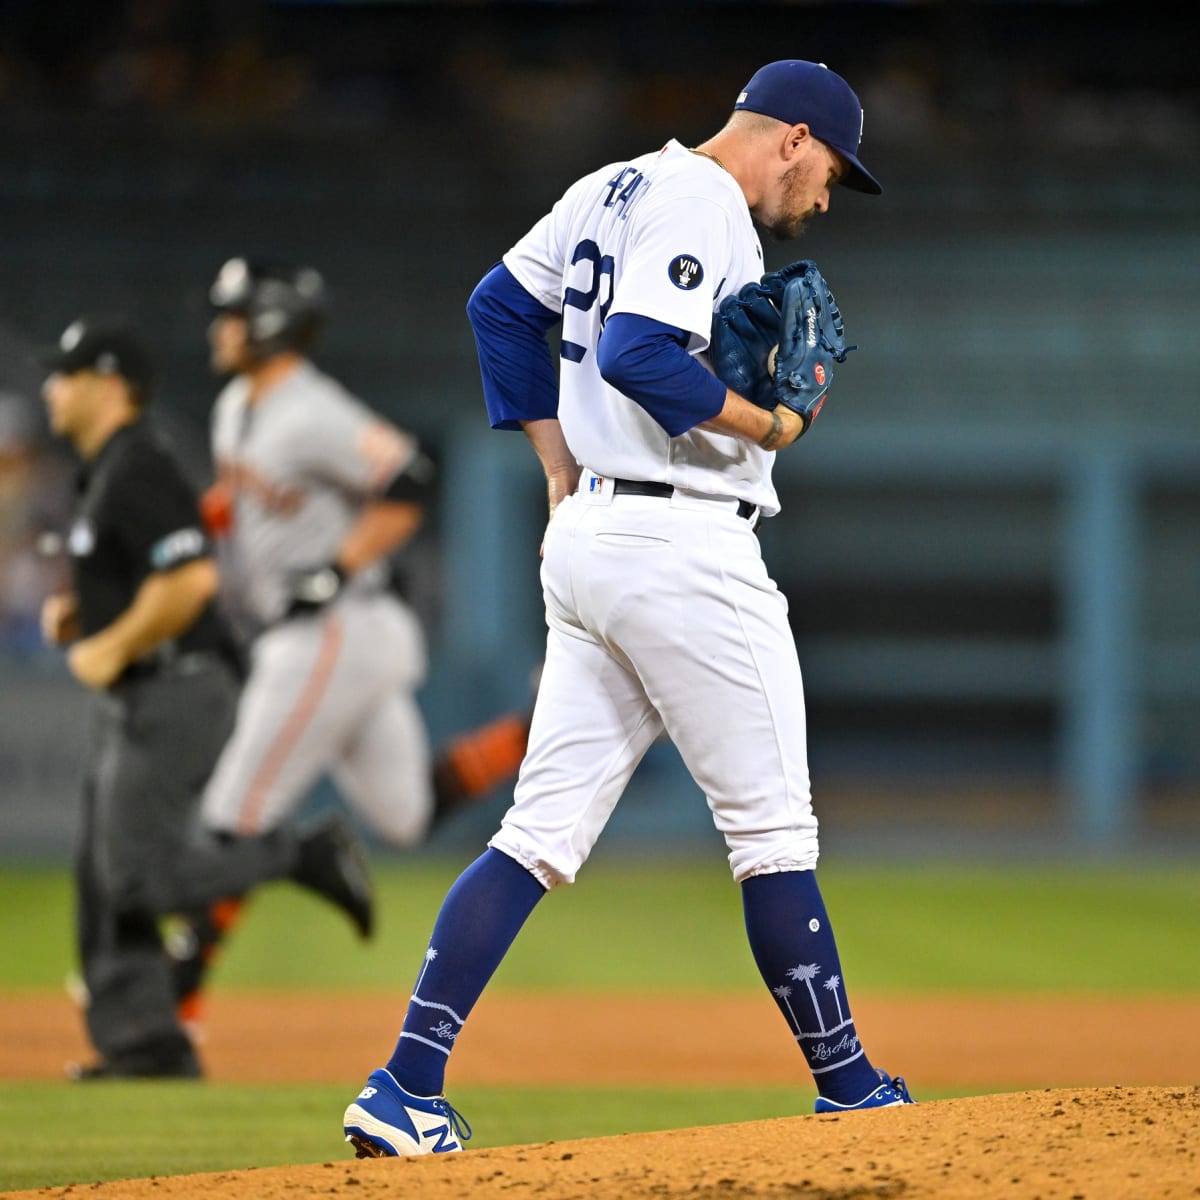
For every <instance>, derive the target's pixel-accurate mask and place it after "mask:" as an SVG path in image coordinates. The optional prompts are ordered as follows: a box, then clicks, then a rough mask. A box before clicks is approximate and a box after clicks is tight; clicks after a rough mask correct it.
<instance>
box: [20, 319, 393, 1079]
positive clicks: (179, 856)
mask: <svg viewBox="0 0 1200 1200" xmlns="http://www.w3.org/2000/svg"><path fill="white" fill-rule="evenodd" d="M44 362H45V364H46V366H48V367H49V368H50V370H51V372H52V373H51V375H50V377H49V378H48V379H47V381H46V384H45V387H44V394H45V400H46V404H47V408H48V410H49V414H50V423H51V427H52V428H53V430H54V431H55V432H56V433H60V434H63V435H64V436H67V437H69V438H70V440H71V441H72V442H73V443H74V445H75V448H76V450H77V451H78V452H79V454H80V458H81V469H80V473H79V479H78V499H77V504H76V510H75V514H74V519H73V522H72V525H71V528H70V531H69V533H68V536H67V540H66V552H67V554H68V556H69V560H70V564H71V568H72V574H73V582H74V590H73V592H72V593H67V594H64V595H61V596H54V597H50V598H48V599H47V601H46V604H45V606H44V608H43V619H42V625H43V632H44V634H45V636H46V638H47V640H48V641H50V642H51V643H53V644H59V645H64V646H69V651H68V663H69V664H70V666H71V669H72V671H73V673H74V674H75V675H76V676H77V677H78V678H79V679H80V680H81V681H82V682H83V683H84V684H85V685H87V686H88V687H89V688H91V689H92V690H93V695H94V703H93V705H92V711H91V714H90V723H89V737H88V754H87V768H86V775H85V780H84V788H83V816H82V822H81V828H80V834H79V842H78V847H77V852H76V864H75V865H76V887H77V898H76V903H77V918H76V920H77V936H78V950H79V955H80V960H81V966H82V971H83V980H84V984H85V986H86V992H87V1005H86V1022H87V1029H88V1033H89V1035H90V1037H91V1040H92V1042H93V1044H94V1046H95V1048H96V1050H97V1051H98V1054H99V1056H100V1057H99V1060H98V1062H96V1063H95V1064H94V1065H92V1066H88V1067H82V1068H78V1067H77V1068H74V1069H73V1070H71V1073H72V1074H73V1075H74V1076H75V1077H76V1078H97V1077H105V1076H168V1077H183V1078H189V1077H197V1076H199V1075H200V1074H201V1066H200V1063H199V1060H198V1059H197V1057H196V1054H195V1051H194V1048H193V1046H192V1044H191V1041H190V1039H189V1038H188V1035H187V1033H186V1032H185V1031H184V1029H183V1027H182V1026H181V1024H180V1022H179V1020H178V1019H177V1015H176V999H177V997H176V994H175V988H174V985H173V982H172V976H171V968H170V962H169V960H168V958H167V956H166V954H165V951H164V948H163V944H162V940H161V936H160V932H159V925H158V918H159V916H160V915H162V914H164V913H167V912H174V911H179V910H180V909H183V908H187V907H190V906H196V905H199V904H201V903H211V902H212V901H215V900H217V899H220V898H221V897H223V896H234V895H240V894H242V893H243V892H245V891H247V890H249V889H250V888H251V887H253V886H254V885H255V884H257V883H260V882H263V881H264V880H267V879H277V878H291V879H293V880H295V881H296V882H299V883H302V884H305V885H307V886H309V887H311V888H313V889H314V890H316V891H318V892H320V893H321V894H323V895H324V896H326V898H328V899H330V900H332V901H333V902H335V903H337V904H339V905H340V906H341V907H343V908H345V909H346V911H347V912H348V913H349V914H350V915H351V917H352V919H353V920H354V921H355V923H356V925H358V926H359V928H360V931H363V932H365V929H364V925H365V926H366V928H368V929H369V925H370V911H369V907H370V899H369V883H367V882H366V880H365V866H364V865H363V863H362V861H361V854H360V852H359V851H358V847H357V845H356V844H354V843H352V842H351V841H349V840H348V830H347V829H346V827H345V826H344V823H342V822H341V821H340V819H339V820H338V821H337V822H336V823H335V822H330V821H325V822H322V823H321V824H320V825H319V826H318V827H315V828H314V829H313V830H311V831H310V832H308V833H307V834H303V835H298V834H295V833H292V832H290V831H285V830H280V831H276V833H275V834H273V835H270V836H267V837H259V838H244V839H223V840H218V839H216V838H215V837H213V836H212V835H206V834H204V832H203V831H200V830H196V829H194V827H193V821H194V818H195V814H196V809H197V801H198V799H199V797H200V795H201V793H202V790H203V787H204V784H205V782H206V780H207V779H208V776H209V775H210V773H211V771H212V768H213V766H214V764H215V763H216V760H217V756H218V754H219V752H220V750H221V747H222V745H223V744H224V742H225V741H226V739H227V738H228V736H229V733H230V732H231V730H232V728H233V722H234V714H235V709H236V704H237V696H238V677H237V670H236V653H235V650H234V646H233V642H232V639H231V636H230V634H229V632H228V631H227V629H226V627H225V624H224V622H223V620H222V619H221V617H220V615H219V613H218V610H217V608H216V605H215V601H214V596H215V591H216V568H215V565H214V564H213V562H212V559H211V554H210V546H209V543H208V540H207V537H206V535H205V533H204V531H203V528H202V525H201V521H200V517H199V510H198V504H197V499H196V495H195V493H194V491H193V490H192V488H191V486H190V485H189V484H188V482H187V481H186V479H185V476H184V473H183V471H182V470H181V469H180V467H179V465H178V463H177V462H176V461H175V458H174V457H173V455H172V454H171V452H170V451H169V450H168V449H167V447H166V446H165V444H164V443H163V442H162V441H161V440H160V439H159V437H158V436H157V435H156V434H155V432H154V431H153V429H152V428H151V426H150V424H149V422H148V421H147V420H146V419H145V418H144V417H143V415H142V406H143V404H144V402H145V400H146V399H147V398H148V397H149V395H150V391H151V386H152V371H151V365H150V362H149V359H148V356H147V355H146V353H145V351H144V349H143V347H142V346H141V344H140V343H139V342H138V340H137V339H136V338H135V337H133V336H132V334H130V333H129V332H128V331H127V330H126V329H124V328H122V327H120V326H118V325H112V324H105V323H99V322H95V321H89V320H87V319H83V320H80V321H77V322H75V323H74V324H73V325H71V326H70V327H69V328H68V329H67V331H66V332H65V333H64V334H63V336H62V338H61V339H60V342H59V344H58V346H57V347H55V349H54V350H52V351H50V352H49V353H48V354H46V355H45V356H44ZM114 385H115V387H114Z"/></svg>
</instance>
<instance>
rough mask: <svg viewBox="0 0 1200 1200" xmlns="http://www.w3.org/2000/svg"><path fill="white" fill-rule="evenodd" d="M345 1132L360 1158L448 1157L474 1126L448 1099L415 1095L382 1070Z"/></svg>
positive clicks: (350, 1114) (347, 1119)
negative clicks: (444, 1155)
mask: <svg viewBox="0 0 1200 1200" xmlns="http://www.w3.org/2000/svg"><path fill="white" fill-rule="evenodd" d="M342 1128H343V1132H344V1133H345V1135H346V1141H348V1142H349V1143H350V1144H351V1145H352V1146H353V1147H354V1151H355V1153H356V1154H357V1156H358V1157H359V1158H399V1157H404V1156H411V1155H418V1154H450V1153H455V1152H457V1151H460V1150H462V1143H463V1142H465V1141H467V1140H469V1138H470V1137H471V1127H470V1126H469V1125H468V1124H467V1123H466V1121H464V1120H463V1118H462V1115H461V1114H460V1113H459V1112H458V1111H457V1110H456V1109H454V1108H453V1107H452V1106H451V1105H450V1103H449V1102H448V1101H447V1100H446V1098H445V1097H444V1096H414V1095H413V1094H412V1093H411V1092H407V1091H405V1090H404V1088H402V1087H401V1086H400V1085H399V1084H398V1083H397V1082H396V1080H395V1079H394V1078H393V1077H392V1074H391V1072H390V1071H387V1070H383V1069H380V1070H378V1071H372V1072H371V1075H370V1078H369V1080H368V1083H367V1086H366V1087H364V1088H363V1090H362V1091H361V1092H359V1094H358V1096H357V1097H356V1098H355V1101H354V1103H353V1104H351V1105H350V1107H349V1108H347V1109H346V1114H345V1116H344V1117H343V1118H342Z"/></svg>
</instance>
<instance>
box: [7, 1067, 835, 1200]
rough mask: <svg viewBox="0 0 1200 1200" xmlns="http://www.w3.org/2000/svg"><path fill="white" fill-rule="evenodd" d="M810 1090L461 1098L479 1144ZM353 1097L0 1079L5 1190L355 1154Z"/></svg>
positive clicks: (579, 1131) (724, 1111)
mask: <svg viewBox="0 0 1200 1200" xmlns="http://www.w3.org/2000/svg"><path fill="white" fill-rule="evenodd" d="M812 1096H813V1092H812V1091H811V1089H810V1090H808V1091H805V1090H804V1089H797V1088H781V1087H772V1088H756V1089H748V1088H724V1089H721V1090H719V1091H697V1090H695V1089H686V1090H685V1089H682V1088H658V1089H629V1088H577V1089H568V1088H549V1089H546V1088H539V1089H536V1090H533V1089H523V1088H507V1089H502V1088H482V1087H478V1088H470V1087H467V1088H460V1089H457V1090H456V1091H455V1094H454V1102H455V1105H456V1106H457V1107H458V1108H459V1109H461V1111H462V1112H463V1114H464V1116H465V1117H466V1119H467V1120H468V1121H469V1122H470V1123H471V1124H472V1126H473V1127H474V1130H475V1133H474V1136H473V1137H472V1139H471V1142H470V1146H471V1148H472V1149H476V1148H483V1147H487V1146H509V1145H521V1144H527V1143H530V1142H546V1141H563V1140H566V1139H570V1138H578V1137H602V1136H605V1135H606V1134H618V1133H629V1132H632V1131H644V1130H650V1129H671V1128H676V1129H682V1128H686V1127H688V1126H692V1125H715V1124H724V1123H726V1122H732V1121H754V1120H759V1119H763V1118H767V1117H784V1116H794V1115H795V1114H797V1113H803V1112H811V1111H812ZM351 1098H352V1091H351V1093H350V1094H348V1093H347V1089H346V1088H344V1087H342V1088H337V1087H250V1086H245V1085H240V1086H239V1085H233V1084H210V1083H201V1084H187V1083H152V1082H141V1083H131V1082H123V1083H116V1082H114V1083H104V1084H96V1085H92V1086H86V1087H84V1086H79V1087H67V1086H64V1085H62V1084H50V1083H39V1084H22V1085H19V1086H18V1085H14V1084H0V1192H2V1191H5V1190H10V1189H24V1188H35V1187H49V1186H56V1185H64V1184H70V1183H77V1184H90V1183H94V1182H97V1181H100V1180H107V1179H130V1178H138V1177H146V1176H150V1175H177V1174H184V1173H190V1172H194V1171H219V1170H236V1169H238V1168H242V1167H269V1166H278V1165H283V1164H286V1163H310V1162H333V1161H338V1160H353V1157H354V1155H353V1151H352V1150H351V1149H350V1147H349V1146H347V1145H346V1143H345V1142H344V1141H342V1138H341V1128H340V1123H339V1122H340V1117H341V1113H342V1110H343V1109H344V1108H345V1106H346V1104H347V1102H348V1101H349V1100H350V1099H351ZM51 1113H52V1114H53V1121H52V1122H51V1121H48V1120H47V1114H51ZM64 1129H69V1130H70V1131H71V1136H70V1138H69V1139H68V1138H63V1137H62V1130H64Z"/></svg>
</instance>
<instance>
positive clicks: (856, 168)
mask: <svg viewBox="0 0 1200 1200" xmlns="http://www.w3.org/2000/svg"><path fill="white" fill-rule="evenodd" d="M838 153H839V154H840V155H841V156H842V157H843V158H844V159H845V160H846V163H847V165H848V166H849V168H850V169H849V170H848V171H847V172H846V174H845V175H843V176H842V177H841V179H839V180H838V183H840V184H841V185H842V186H843V187H848V188H849V189H850V190H851V191H852V192H866V194H867V195H868V196H880V195H882V194H883V184H881V183H880V182H879V180H878V179H876V178H875V176H874V175H872V174H871V172H870V171H868V170H867V168H866V167H864V166H863V165H862V163H860V162H859V161H858V158H857V157H856V156H855V155H853V154H847V153H846V152H845V150H839V151H838Z"/></svg>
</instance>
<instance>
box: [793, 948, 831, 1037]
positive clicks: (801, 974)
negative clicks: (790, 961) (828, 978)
mask: <svg viewBox="0 0 1200 1200" xmlns="http://www.w3.org/2000/svg"><path fill="white" fill-rule="evenodd" d="M820 973H821V967H820V964H819V963H809V964H808V965H807V966H806V965H805V964H804V963H800V964H799V966H795V967H793V968H792V969H791V970H790V971H789V972H788V973H787V974H788V978H789V979H795V980H796V981H797V982H799V983H803V984H804V986H805V987H806V988H808V995H809V998H810V999H811V1000H812V1005H813V1011H814V1012H815V1013H816V1014H817V1025H818V1026H819V1029H818V1032H819V1033H825V1032H826V1029H825V1018H824V1017H823V1016H821V1006H820V1005H819V1004H818V1003H817V993H816V989H815V988H814V987H813V985H812V981H813V980H814V979H816V977H817V976H818V975H820ZM796 1032H797V1033H800V1032H801V1030H800V1028H799V1026H798V1025H797V1028H796Z"/></svg>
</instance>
